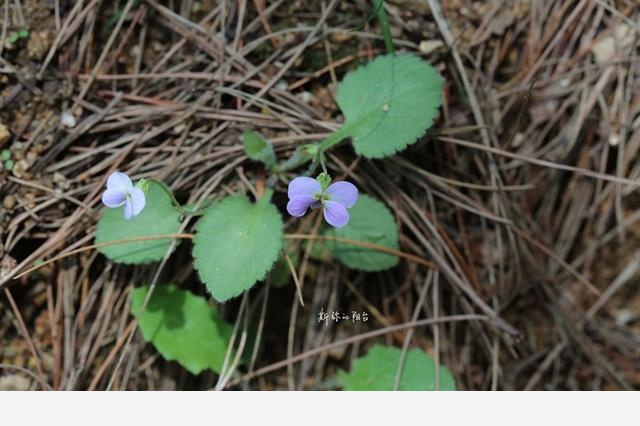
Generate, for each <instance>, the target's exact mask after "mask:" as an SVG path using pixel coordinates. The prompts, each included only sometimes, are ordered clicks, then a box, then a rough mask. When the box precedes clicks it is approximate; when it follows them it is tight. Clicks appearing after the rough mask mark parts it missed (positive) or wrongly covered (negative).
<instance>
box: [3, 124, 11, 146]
mask: <svg viewBox="0 0 640 426" xmlns="http://www.w3.org/2000/svg"><path fill="white" fill-rule="evenodd" d="M10 137H11V133H9V129H7V126H5V125H4V124H2V123H0V146H2V144H4V143H5V142H6V141H8V140H9V138H10Z"/></svg>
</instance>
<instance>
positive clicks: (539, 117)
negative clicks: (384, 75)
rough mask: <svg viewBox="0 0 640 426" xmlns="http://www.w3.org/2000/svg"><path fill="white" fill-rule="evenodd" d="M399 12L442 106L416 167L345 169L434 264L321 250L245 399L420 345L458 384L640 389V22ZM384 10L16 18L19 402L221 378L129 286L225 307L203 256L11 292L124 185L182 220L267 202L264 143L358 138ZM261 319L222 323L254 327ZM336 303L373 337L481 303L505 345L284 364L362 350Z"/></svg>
mask: <svg viewBox="0 0 640 426" xmlns="http://www.w3.org/2000/svg"><path fill="white" fill-rule="evenodd" d="M385 3H386V10H387V13H388V16H389V19H390V23H391V30H392V34H393V36H394V44H395V47H396V49H397V50H398V51H407V52H412V53H414V54H416V55H419V56H420V57H422V58H423V59H424V60H426V61H428V62H430V63H431V64H433V65H434V66H435V67H436V68H437V69H438V70H439V71H440V73H441V74H442V75H443V76H444V77H445V80H446V83H445V100H444V105H443V108H442V109H441V112H440V115H439V117H438V119H437V122H436V123H435V125H434V126H433V128H432V130H431V131H429V132H428V133H427V134H426V135H425V136H424V138H423V139H422V140H421V141H420V142H418V143H416V144H415V145H413V146H411V147H410V148H408V149H407V150H405V151H403V152H402V153H400V154H398V155H396V156H394V157H391V158H387V159H385V160H375V161H369V160H366V159H364V158H360V157H358V156H357V155H356V154H355V153H354V152H353V149H352V148H351V147H350V146H348V145H346V144H343V145H341V146H340V147H339V149H337V150H333V151H332V152H331V154H330V155H329V158H328V161H329V167H330V168H331V170H332V171H333V172H334V173H336V174H337V175H340V176H343V177H349V179H351V180H352V181H354V182H356V183H357V185H358V186H359V187H360V188H362V191H364V192H367V193H369V194H374V195H375V196H376V197H378V198H379V199H381V200H383V201H384V202H385V203H386V204H387V205H388V206H390V208H391V209H392V210H393V212H394V216H395V219H396V222H397V226H398V230H399V233H400V246H401V248H402V250H403V251H405V252H408V253H412V254H415V255H418V256H421V257H424V258H426V259H430V261H432V262H433V264H434V267H433V268H426V267H424V266H423V265H419V264H416V263H415V262H411V261H408V260H403V261H402V262H401V263H400V265H399V266H397V267H396V268H394V269H392V270H390V271H388V272H382V273H363V272H358V271H352V270H349V269H347V268H345V267H343V266H341V265H340V264H339V263H337V262H324V261H322V260H321V259H319V258H317V257H310V256H305V257H304V258H303V257H302V256H301V262H300V263H299V264H297V265H296V268H297V269H298V270H299V271H300V270H302V269H304V272H302V274H303V275H305V276H306V285H305V286H304V288H303V296H304V298H305V300H307V301H309V303H307V304H306V305H305V306H304V307H302V306H300V305H299V303H298V301H297V300H298V295H297V293H296V288H295V286H294V284H293V282H290V283H289V284H287V285H285V286H283V287H280V288H272V289H270V290H269V292H267V291H266V290H265V287H264V286H262V287H259V288H256V289H253V290H251V291H250V292H249V297H248V304H247V308H246V315H248V316H249V317H250V318H251V319H252V320H254V321H256V322H258V321H262V322H263V324H264V327H263V328H262V329H261V333H262V341H263V347H262V349H261V350H260V353H259V356H258V358H257V361H256V363H255V365H252V366H251V370H250V371H247V367H242V368H243V369H244V370H242V371H240V373H241V374H248V373H252V374H251V380H244V381H235V382H234V381H232V382H231V383H230V384H229V385H228V386H227V388H228V389H253V390H274V389H305V390H310V389H315V390H318V389H336V388H337V387H336V382H335V376H336V372H337V370H338V369H339V368H348V367H349V365H350V360H351V359H353V358H354V357H356V356H358V355H360V354H362V353H363V352H365V350H366V348H367V347H368V346H369V345H371V344H372V343H374V342H382V343H387V344H392V345H396V346H399V347H401V346H402V344H403V343H404V342H405V339H407V338H410V339H411V346H413V347H418V348H422V349H423V350H424V351H426V352H427V353H429V354H431V355H432V356H434V357H437V358H438V359H439V361H440V362H441V363H443V364H445V365H447V366H448V367H449V369H450V370H451V371H452V373H453V375H454V377H455V379H456V383H457V386H458V388H460V389H467V390H495V389H498V390H524V389H527V390H529V389H535V390H600V389H601V390H621V389H640V280H639V275H638V270H639V269H640V251H639V249H638V247H639V246H640V244H639V241H640V210H639V207H640V198H639V197H638V193H637V192H636V190H637V189H638V187H639V186H640V162H639V161H638V160H637V159H638V150H639V149H640V62H639V54H640V42H639V40H640V38H639V37H640V26H639V24H638V22H640V5H638V2H637V1H636V0H486V1H473V0H444V1H441V2H437V1H432V0H388V1H386V2H385ZM371 13H372V6H371V4H370V2H368V1H365V0H354V1H336V0H333V1H332V0H320V1H309V2H307V1H298V0H296V1H284V0H275V1H265V0H249V1H247V0H237V1H232V0H224V1H223V0H221V1H216V0H182V1H180V0H167V1H159V0H118V1H112V2H111V1H102V0H92V1H90V0H78V1H67V0H55V1H54V0H16V1H9V0H5V1H4V2H3V4H2V6H0V19H1V20H2V32H1V34H0V42H1V43H0V105H1V106H0V151H2V167H1V168H0V202H1V205H0V236H1V238H0V241H1V244H0V258H1V259H2V263H1V270H0V287H1V292H2V295H0V389H4V390H6V389H25V390H26V389H34V390H35V389H56V390H58V389H60V390H70V389H75V390H87V389H113V390H124V389H128V390H143V389H149V390H187V389H189V390H205V389H211V388H213V387H214V386H215V385H216V383H217V377H216V375H215V374H213V373H203V374H200V375H198V376H194V375H192V374H190V373H188V372H187V371H185V370H184V369H183V368H181V367H180V366H179V365H178V364H176V363H175V362H168V361H166V360H164V359H163V358H162V357H161V356H160V355H159V354H158V353H157V352H156V351H155V350H154V348H153V346H151V345H150V344H147V343H146V342H145V341H144V340H143V338H142V336H141V334H140V332H139V331H138V330H137V328H136V325H135V322H134V321H132V317H131V315H130V312H129V301H130V299H129V298H130V291H131V288H132V287H133V286H134V285H138V284H139V283H141V282H149V281H150V280H151V279H152V278H153V277H154V276H155V275H156V274H157V273H158V274H160V275H159V277H160V281H163V282H174V283H177V284H179V285H180V286H181V287H182V288H184V289H188V290H190V291H192V292H194V293H196V294H201V295H206V293H205V291H204V288H203V285H202V284H201V283H200V281H199V280H198V278H197V275H196V274H195V273H194V271H193V266H192V264H191V262H190V261H189V250H190V248H189V246H188V245H186V244H183V245H181V246H180V247H179V248H178V250H177V252H176V254H175V255H174V256H172V257H171V258H170V259H169V261H168V262H166V263H164V264H161V265H158V264H154V265H150V266H144V267H129V266H122V265H117V264H114V263H111V262H109V261H107V260H106V259H105V258H104V257H103V256H102V255H100V254H99V253H97V252H95V251H94V250H84V251H81V252H80V253H78V254H75V255H72V256H68V257H65V258H64V259H61V260H60V261H57V262H54V263H51V264H48V265H46V266H45V267H43V268H40V269H38V270H37V271H35V272H33V273H30V274H28V275H25V276H22V277H20V278H18V279H15V277H16V276H17V275H18V274H19V273H20V272H21V271H24V270H25V269H26V268H28V267H29V266H32V265H33V264H34V262H36V261H42V260H47V259H50V258H52V257H54V256H56V255H59V254H62V253H65V252H69V251H71V250H75V249H78V248H82V247H85V246H88V245H90V244H92V243H93V238H94V232H95V226H96V221H97V218H98V216H99V210H100V207H101V205H100V194H101V191H102V189H103V187H104V182H105V178H106V175H107V174H108V173H109V172H110V171H112V170H116V169H118V170H122V171H125V172H127V173H128V174H130V175H132V176H136V177H138V178H140V177H153V178H156V179H161V180H163V181H165V182H166V183H167V184H169V185H170V186H171V188H172V189H173V190H174V191H175V193H176V195H177V197H178V198H179V200H180V201H181V202H189V201H192V200H194V199H196V198H197V197H198V196H199V195H200V193H201V192H202V191H203V190H204V189H207V190H212V191H213V192H212V193H213V194H225V193H234V192H246V191H247V186H246V181H247V180H248V181H255V180H256V179H260V178H261V175H262V174H263V170H262V168H261V167H260V166H259V165H258V164H256V163H255V162H251V161H248V159H247V158H246V157H245V156H244V153H243V149H242V142H241V138H240V136H241V134H242V131H243V130H245V129H253V130H256V131H259V132H260V133H261V134H263V135H264V136H266V137H267V138H269V140H270V141H272V142H273V143H274V145H275V146H276V152H277V155H278V157H280V158H286V157H287V156H289V155H290V154H291V153H292V152H293V150H294V149H295V147H296V146H297V145H300V144H302V143H306V142H309V141H313V140H320V139H321V138H322V137H323V136H324V135H326V134H327V132H329V131H331V130H333V129H335V128H337V127H338V125H339V123H341V122H342V119H343V117H342V116H341V115H340V112H339V110H338V108H337V106H336V103H335V99H334V96H335V90H336V87H337V82H338V81H340V79H341V78H342V76H344V75H345V74H346V73H347V72H348V71H350V70H353V69H354V68H356V67H357V66H358V65H359V64H362V63H365V62H367V61H369V60H370V59H372V58H373V57H375V56H376V55H378V54H381V53H384V49H385V45H384V42H383V40H382V37H381V32H380V28H379V25H378V22H377V21H376V19H375V18H374V19H371V20H367V17H368V16H369V15H371ZM23 30H27V31H23ZM249 100H251V101H249ZM292 176H293V175H292ZM276 190H277V193H276V195H275V197H274V201H275V202H276V204H277V205H278V206H279V207H280V208H281V210H282V213H283V217H285V218H286V217H288V215H286V211H285V210H284V205H285V204H286V195H285V194H286V186H285V185H284V184H278V186H277V187H276ZM286 226H287V229H288V230H290V231H291V232H300V233H310V232H313V223H312V222H311V221H309V220H302V221H297V220H296V221H294V220H289V219H288V220H287V222H286ZM424 292H427V293H425V295H426V297H422V298H421V294H423V293H424ZM267 297H268V299H266V298H267ZM239 305H240V302H239V301H232V302H229V303H226V304H224V305H221V306H220V312H221V313H222V315H223V316H224V318H225V319H227V320H228V321H229V322H231V323H234V322H236V321H239V320H240V316H239V315H238V311H239V309H240V306H239ZM322 306H324V307H325V309H326V307H328V306H340V307H343V308H345V309H346V310H349V311H350V310H352V309H353V310H359V311H362V310H366V311H368V312H369V313H370V315H371V320H370V321H368V322H367V323H366V324H364V325H363V326H362V328H361V329H360V330H357V333H356V335H358V334H359V333H360V334H361V333H364V332H366V331H370V330H375V329H378V328H381V327H385V326H390V325H395V324H403V323H407V322H410V321H412V316H413V313H414V310H417V311H418V313H420V317H421V318H430V317H437V316H443V315H457V314H480V313H483V311H482V309H481V306H485V307H486V309H489V310H491V311H492V312H494V313H495V314H496V315H497V317H499V318H500V319H501V320H502V321H504V323H505V324H507V325H508V327H507V328H501V327H499V326H497V325H496V324H495V323H493V322H491V321H464V322H452V323H443V324H440V325H437V326H433V327H422V328H416V329H415V333H413V335H412V336H409V335H408V332H407V331H398V332H394V333H388V334H386V335H384V336H380V337H376V338H373V339H369V338H365V337H363V338H362V339H359V340H357V341H356V342H355V344H351V345H344V346H341V347H339V348H331V349H327V350H325V351H321V352H320V353H319V354H313V353H312V354H310V355H309V356H304V357H301V358H302V359H300V357H299V358H297V359H296V360H295V362H291V363H287V362H282V361H283V360H285V361H286V360H287V359H291V358H293V356H294V355H296V354H301V353H305V352H308V351H310V350H312V349H314V348H317V347H321V346H323V345H328V344H330V343H331V342H334V341H336V340H338V339H341V338H344V337H349V336H352V335H354V334H353V330H352V329H351V328H349V327H347V326H344V327H343V326H335V327H317V326H316V324H315V316H316V314H317V311H318V309H319V307H322Z"/></svg>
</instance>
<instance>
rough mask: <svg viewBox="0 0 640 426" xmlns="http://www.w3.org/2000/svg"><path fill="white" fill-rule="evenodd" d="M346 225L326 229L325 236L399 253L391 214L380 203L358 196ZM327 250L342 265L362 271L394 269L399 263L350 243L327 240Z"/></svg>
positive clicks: (394, 224) (377, 252) (396, 232)
mask: <svg viewBox="0 0 640 426" xmlns="http://www.w3.org/2000/svg"><path fill="white" fill-rule="evenodd" d="M349 215H350V216H351V218H350V220H349V223H348V224H347V226H345V227H342V228H329V229H327V231H326V233H325V235H327V236H332V237H340V238H347V239H349V240H356V241H363V242H368V243H373V244H377V245H381V246H385V247H388V248H391V249H394V250H398V230H397V228H396V222H395V220H394V218H393V215H392V214H391V212H390V211H389V209H387V207H386V206H385V205H384V204H382V203H381V202H380V201H378V200H376V199H375V198H373V197H370V196H368V195H360V197H358V202H357V203H356V205H355V206H353V207H352V208H351V209H350V210H349ZM326 245H327V247H328V248H329V250H330V251H331V253H332V254H333V255H334V256H335V257H336V258H337V259H338V260H339V261H340V262H342V263H344V264H345V265H347V266H348V267H350V268H353V269H360V270H363V271H382V270H385V269H389V268H393V267H394V266H396V265H397V264H398V261H399V260H400V259H399V258H398V257H397V256H394V255H391V254H387V253H382V252H380V251H376V250H373V249H368V248H362V247H357V246H354V245H352V244H348V243H342V242H338V241H334V240H327V242H326Z"/></svg>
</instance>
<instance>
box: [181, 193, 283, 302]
mask: <svg viewBox="0 0 640 426" xmlns="http://www.w3.org/2000/svg"><path fill="white" fill-rule="evenodd" d="M267 198H268V197H266V196H265V197H262V198H261V199H260V200H259V201H258V202H257V203H256V204H252V203H250V202H249V201H248V200H247V199H245V198H242V197H228V198H226V199H224V200H222V201H221V202H220V204H218V205H217V206H215V207H214V208H211V209H210V210H208V211H207V212H206V213H205V214H204V215H203V216H202V218H201V219H200V221H199V222H198V225H197V226H196V235H195V237H194V238H193V257H194V259H195V262H194V265H195V268H196V269H197V270H198V274H199V275H200V279H201V280H202V281H203V282H204V283H205V284H206V285H207V289H208V290H209V291H210V292H211V295H212V296H213V297H214V298H215V299H216V300H217V301H219V302H224V301H226V300H229V299H231V298H232V297H236V296H238V295H240V294H242V292H243V291H245V290H248V289H249V288H251V287H252V286H253V285H254V284H255V283H256V281H258V280H261V279H263V278H264V277H265V275H266V273H267V272H268V271H269V270H270V269H271V267H272V266H273V264H274V262H275V261H276V260H277V259H278V255H279V253H280V249H281V248H282V237H283V233H282V229H283V224H282V218H281V217H280V214H279V213H278V210H277V209H276V208H275V207H274V206H273V204H271V203H269V201H268V199H267Z"/></svg>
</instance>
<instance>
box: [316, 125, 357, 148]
mask: <svg viewBox="0 0 640 426" xmlns="http://www.w3.org/2000/svg"><path fill="white" fill-rule="evenodd" d="M349 130H350V129H349V128H348V127H347V126H344V125H343V126H342V127H340V128H339V129H338V130H336V131H335V132H333V133H331V134H330V135H329V136H327V138H326V139H325V140H323V141H322V142H320V152H325V151H326V150H328V149H329V148H331V147H332V146H334V145H336V144H338V143H340V142H342V140H343V139H345V138H346V137H348V136H349Z"/></svg>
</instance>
